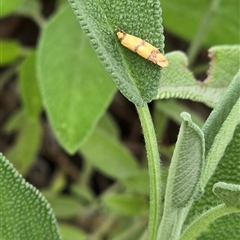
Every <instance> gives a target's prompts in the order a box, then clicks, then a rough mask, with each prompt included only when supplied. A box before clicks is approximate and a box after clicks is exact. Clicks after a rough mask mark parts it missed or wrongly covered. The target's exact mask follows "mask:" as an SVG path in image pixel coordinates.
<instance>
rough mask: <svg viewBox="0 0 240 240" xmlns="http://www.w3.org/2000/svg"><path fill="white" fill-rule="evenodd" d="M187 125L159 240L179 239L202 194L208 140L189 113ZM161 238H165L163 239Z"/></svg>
mask: <svg viewBox="0 0 240 240" xmlns="http://www.w3.org/2000/svg"><path fill="white" fill-rule="evenodd" d="M181 117H182V119H183V123H182V125H181V128H180V132H179V135H178V140H177V143H176V147H175V150H174V153H173V157H172V161H171V165H170V168H169V173H168V179H167V187H166V194H165V203H164V211H163V217H162V220H161V225H160V228H159V231H158V238H157V239H163V240H164V239H170V236H174V237H175V238H174V237H173V238H174V239H177V238H178V237H179V235H180V230H181V226H182V223H183V221H184V216H185V214H186V211H187V209H188V206H189V205H190V204H191V202H192V201H193V199H196V198H199V196H200V194H201V193H202V189H201V186H200V179H201V176H202V169H203V165H204V156H205V155H204V149H205V145H204V136H203V132H202V131H201V129H200V128H199V127H198V126H197V125H196V124H194V123H193V122H192V120H191V116H190V115H189V114H188V113H185V112H184V113H182V114H181ZM160 236H161V237H160Z"/></svg>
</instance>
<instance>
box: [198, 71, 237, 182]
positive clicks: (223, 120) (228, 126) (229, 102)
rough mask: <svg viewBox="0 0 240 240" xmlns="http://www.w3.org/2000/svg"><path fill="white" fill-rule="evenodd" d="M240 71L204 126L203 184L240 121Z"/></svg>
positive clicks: (211, 172)
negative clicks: (204, 158)
mask: <svg viewBox="0 0 240 240" xmlns="http://www.w3.org/2000/svg"><path fill="white" fill-rule="evenodd" d="M239 92H240V71H239V72H238V73H237V74H236V76H235V77H234V79H233V80H232V82H231V85H230V86H229V88H228V90H227V92H226V93H225V95H224V96H223V98H222V99H221V101H220V102H219V104H218V105H217V106H216V107H215V109H214V110H213V111H212V112H211V114H210V116H209V117H208V119H207V121H206V122H205V124H204V126H203V128H202V129H203V132H204V135H205V141H206V152H205V154H206V163H207V164H206V168H205V173H204V174H205V176H204V179H203V186H205V185H206V183H207V181H208V180H209V178H210V177H211V175H212V174H213V172H214V170H215V168H216V166H217V164H218V162H219V160H220V159H221V157H222V156H223V154H224V152H225V149H226V147H227V145H228V143H229V142H230V141H231V140H232V136H233V134H234V131H235V129H236V126H237V125H238V124H239V123H240V118H239V115H240V112H239V109H240V95H239Z"/></svg>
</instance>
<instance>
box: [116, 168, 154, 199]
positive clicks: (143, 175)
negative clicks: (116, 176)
mask: <svg viewBox="0 0 240 240" xmlns="http://www.w3.org/2000/svg"><path fill="white" fill-rule="evenodd" d="M120 181H121V183H123V185H124V186H125V187H126V188H127V190H129V191H132V192H135V193H140V194H145V195H148V194H149V176H148V170H147V169H141V170H138V171H135V172H133V173H131V174H129V175H127V176H126V177H124V178H122V179H120Z"/></svg>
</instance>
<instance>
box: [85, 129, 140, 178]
mask: <svg viewBox="0 0 240 240" xmlns="http://www.w3.org/2000/svg"><path fill="white" fill-rule="evenodd" d="M80 152H81V153H82V154H83V156H84V157H85V158H86V161H89V162H90V163H91V164H92V165H93V166H94V167H95V168H97V169H98V170H100V171H101V172H103V173H104V174H106V175H107V176H110V177H112V178H123V177H126V176H128V174H131V173H132V172H134V171H136V170H137V169H138V165H137V161H136V159H135V158H134V157H133V156H132V155H131V153H130V152H129V151H128V150H127V149H126V148H124V147H123V145H122V144H121V143H120V142H119V141H118V140H117V139H114V138H111V137H110V136H109V135H108V134H106V133H105V132H104V131H102V130H100V129H98V128H96V129H95V130H94V132H93V133H92V134H91V135H90V136H89V138H88V139H87V141H85V142H84V143H83V144H82V146H81V148H80Z"/></svg>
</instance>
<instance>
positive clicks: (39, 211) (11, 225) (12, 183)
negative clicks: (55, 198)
mask: <svg viewBox="0 0 240 240" xmlns="http://www.w3.org/2000/svg"><path fill="white" fill-rule="evenodd" d="M0 194H1V197H0V209H1V212H0V222H1V224H0V232H1V237H2V238H3V239H52V240H59V239H62V238H61V236H60V233H59V230H58V226H57V223H56V219H55V217H54V215H53V213H52V210H51V208H50V205H49V203H48V202H47V201H46V199H45V198H44V197H43V196H42V195H41V193H40V192H39V191H38V190H37V189H35V188H34V187H33V186H32V185H30V184H29V183H27V182H25V180H24V179H23V178H22V176H20V175H19V173H18V172H17V171H16V170H15V169H14V168H13V165H12V164H11V163H10V162H9V161H8V160H7V159H6V158H5V157H4V156H3V155H2V154H0Z"/></svg>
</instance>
